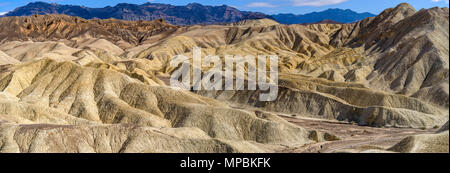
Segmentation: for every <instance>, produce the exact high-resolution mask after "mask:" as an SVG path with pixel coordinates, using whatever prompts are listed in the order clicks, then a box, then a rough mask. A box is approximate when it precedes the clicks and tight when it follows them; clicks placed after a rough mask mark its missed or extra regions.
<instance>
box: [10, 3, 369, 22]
mask: <svg viewBox="0 0 450 173" xmlns="http://www.w3.org/2000/svg"><path fill="white" fill-rule="evenodd" d="M35 14H40V15H43V14H65V15H69V16H78V17H82V18H84V19H93V18H99V19H109V18H115V19H120V20H132V21H136V20H148V21H151V20H155V19H160V18H162V19H164V20H165V21H166V22H168V23H170V24H174V25H196V24H219V23H233V22H239V21H242V20H248V19H262V18H269V19H274V20H276V21H277V22H279V23H282V24H302V23H317V22H321V21H324V20H332V21H336V22H338V23H351V22H356V21H359V20H362V19H364V18H366V17H373V16H375V15H373V14H370V13H357V12H354V11H351V10H341V9H329V10H325V11H322V12H313V13H308V14H304V15H294V14H277V15H267V14H264V13H260V12H249V11H240V10H238V9H236V8H233V7H230V6H227V5H222V6H207V5H202V4H199V3H190V4H187V5H185V6H175V5H170V4H161V3H150V2H148V3H145V4H142V5H137V4H129V3H119V4H117V5H115V6H106V7H103V8H89V7H85V6H77V5H60V4H56V3H46V2H32V3H29V4H27V5H25V6H23V7H19V8H16V9H15V10H13V11H11V12H8V13H6V14H5V15H4V16H30V15H35Z"/></svg>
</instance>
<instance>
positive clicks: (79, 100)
mask: <svg viewBox="0 0 450 173" xmlns="http://www.w3.org/2000/svg"><path fill="white" fill-rule="evenodd" d="M448 16H449V11H448V8H432V9H424V10H421V11H416V10H415V9H413V8H412V7H411V6H410V5H408V4H400V5H399V6H397V7H395V8H391V9H387V10H385V11H384V12H383V13H381V14H380V15H379V16H376V17H373V18H367V19H364V20H362V21H360V22H357V23H352V24H331V23H321V24H308V25H283V24H279V23H277V22H275V21H273V20H270V19H260V20H243V21H240V22H235V23H230V24H226V25H206V26H200V25H193V26H187V27H178V26H173V25H170V24H166V23H165V22H164V21H162V20H155V21H121V20H114V19H107V20H99V19H93V20H85V19H82V18H79V17H69V16H64V15H35V16H28V17H3V18H0V26H1V27H2V28H5V29H4V30H2V31H0V91H1V92H0V151H1V152H274V151H280V150H282V149H283V148H286V147H299V146H308V145H314V144H316V143H317V142H323V141H326V140H336V139H339V137H338V136H339V134H333V133H330V132H329V131H326V132H324V131H321V130H317V129H314V128H303V127H301V126H296V125H294V124H291V123H289V122H287V121H286V120H284V119H282V118H280V117H279V116H278V115H280V114H283V115H289V116H293V117H303V118H304V117H308V118H316V119H326V120H327V121H328V120H329V121H342V122H349V123H354V124H357V125H361V126H371V127H386V128H390V127H399V128H421V129H431V128H436V127H440V126H442V125H443V124H444V123H446V122H447V133H445V130H443V131H444V132H443V133H442V132H441V133H439V134H436V135H435V136H437V139H436V140H434V137H431V138H433V140H428V136H427V137H421V136H419V137H411V138H408V139H405V141H403V142H400V143H401V144H399V145H397V147H393V149H392V150H390V151H395V152H433V151H435V152H441V151H443V150H442V146H444V147H445V146H447V150H448V142H447V143H446V144H445V143H443V144H441V142H439V141H442V140H441V139H445V137H446V138H447V141H448V119H449V115H448V106H449V94H448V93H449V90H448V81H449V63H448V62H449V54H448V50H449V45H448V39H449V37H448ZM194 47H200V48H202V54H203V56H206V55H212V54H214V55H219V56H220V58H222V59H223V57H224V56H223V55H227V54H231V55H272V54H276V55H278V56H279V62H278V64H279V72H280V75H279V81H278V83H279V87H278V90H279V92H278V96H277V98H276V99H275V101H273V102H260V101H258V100H257V99H256V98H257V97H258V96H259V94H260V93H262V92H264V91H261V90H256V91H248V90H236V91H206V90H201V91H195V92H190V91H183V90H176V89H174V88H172V87H169V86H168V85H167V81H168V76H169V75H170V74H171V73H172V72H173V71H174V70H176V69H177V67H171V66H169V61H170V60H171V59H172V58H173V56H175V55H179V54H183V55H186V56H188V57H192V51H193V48H194ZM248 68H249V67H247V68H246V69H248ZM202 70H203V72H206V71H207V70H209V68H207V67H205V68H203V69H202ZM247 82H248V81H247ZM444 128H445V127H444ZM336 133H338V132H336ZM424 135H426V134H424ZM442 136H443V137H442ZM422 139H424V140H425V141H430V142H431V143H433V144H422V143H420V142H419V143H420V144H417V145H421V146H436V147H422V149H420V150H419V149H417V147H416V148H411V147H410V146H414V145H416V143H417V141H422ZM434 141H437V143H438V144H437V143H436V142H434ZM419 148H420V147H419ZM423 148H425V149H423ZM426 148H429V149H426ZM416 149H417V150H416ZM374 152H375V151H374Z"/></svg>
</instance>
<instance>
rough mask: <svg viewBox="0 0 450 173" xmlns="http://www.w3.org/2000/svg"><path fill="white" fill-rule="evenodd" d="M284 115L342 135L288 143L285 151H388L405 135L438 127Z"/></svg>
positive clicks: (293, 121)
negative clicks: (371, 124) (295, 144)
mask: <svg viewBox="0 0 450 173" xmlns="http://www.w3.org/2000/svg"><path fill="white" fill-rule="evenodd" d="M280 117H282V118H284V119H285V120H287V121H289V122H290V123H293V124H295V125H298V126H301V127H303V128H306V129H311V130H317V131H320V132H326V133H330V134H334V135H336V136H338V137H339V138H340V140H336V141H326V142H319V143H315V144H310V145H305V146H299V147H286V148H285V149H283V150H281V151H279V152H283V153H333V152H361V151H370V152H386V151H385V150H387V149H388V148H390V147H391V146H393V145H395V144H396V143H398V142H400V141H401V140H402V139H404V138H405V137H408V136H412V135H418V134H433V133H435V131H436V130H437V129H425V130H422V129H411V128H376V127H368V126H358V125H355V124H351V123H347V122H339V121H334V120H320V119H312V118H305V117H292V116H287V115H280Z"/></svg>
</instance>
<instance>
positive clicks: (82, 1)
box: [0, 0, 448, 14]
mask: <svg viewBox="0 0 450 173" xmlns="http://www.w3.org/2000/svg"><path fill="white" fill-rule="evenodd" d="M33 1H36V0H0V13H4V12H7V11H11V10H13V9H15V8H17V7H20V6H23V5H26V4H27V3H29V2H33ZM40 1H45V2H54V3H59V4H71V5H84V6H87V7H104V6H107V5H111V6H114V5H116V4H117V3H122V2H126V3H134V4H143V3H145V2H149V1H150V2H155V3H168V4H173V5H186V4H188V3H191V2H198V3H201V4H205V5H222V4H226V5H230V6H233V7H236V8H238V9H240V10H246V11H259V12H263V13H267V14H276V13H294V14H305V13H309V12H314V11H323V10H326V9H328V8H342V9H352V10H354V11H357V12H371V13H374V14H378V13H380V12H381V11H382V10H384V9H386V8H389V7H394V6H396V5H397V4H399V3H401V2H407V3H410V4H411V5H413V6H414V7H415V8H416V9H421V8H430V7H434V6H439V7H448V0H40Z"/></svg>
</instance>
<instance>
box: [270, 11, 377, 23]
mask: <svg viewBox="0 0 450 173" xmlns="http://www.w3.org/2000/svg"><path fill="white" fill-rule="evenodd" d="M374 16H376V15H374V14H371V13H368V12H365V13H358V12H355V11H352V10H350V9H340V8H329V9H327V10H324V11H320V12H312V13H307V14H303V15H295V14H277V15H273V18H274V19H275V20H277V21H278V22H280V23H283V24H308V23H319V22H321V21H327V20H328V21H334V22H337V23H352V22H356V21H359V20H362V19H364V18H367V17H374Z"/></svg>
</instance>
